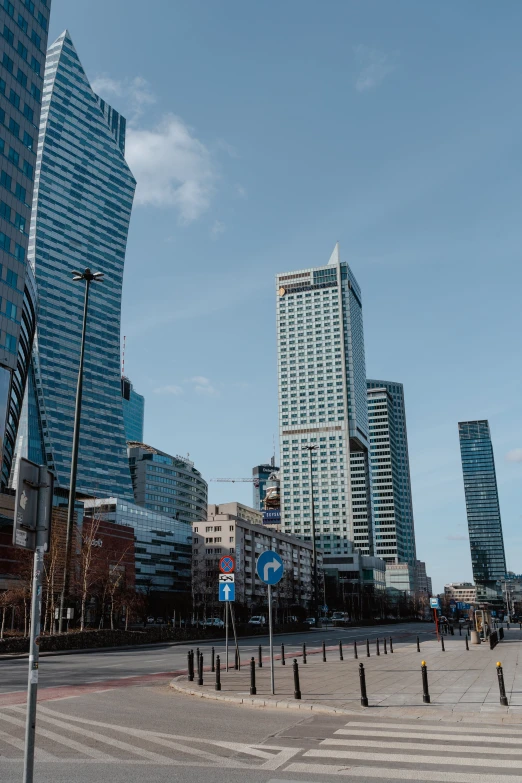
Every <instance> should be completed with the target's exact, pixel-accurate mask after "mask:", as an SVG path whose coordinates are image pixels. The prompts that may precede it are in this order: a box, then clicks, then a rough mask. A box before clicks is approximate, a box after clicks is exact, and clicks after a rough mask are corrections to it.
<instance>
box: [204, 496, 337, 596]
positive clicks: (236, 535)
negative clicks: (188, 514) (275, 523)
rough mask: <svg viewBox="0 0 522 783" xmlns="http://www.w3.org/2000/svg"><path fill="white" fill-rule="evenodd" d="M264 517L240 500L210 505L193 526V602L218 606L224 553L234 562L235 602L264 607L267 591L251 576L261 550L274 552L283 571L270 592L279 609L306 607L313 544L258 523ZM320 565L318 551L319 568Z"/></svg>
mask: <svg viewBox="0 0 522 783" xmlns="http://www.w3.org/2000/svg"><path fill="white" fill-rule="evenodd" d="M262 519H263V515H262V513H261V512H259V511H257V509H253V508H248V506H244V505H243V504H241V503H220V504H219V505H209V506H208V514H207V517H206V519H205V520H203V521H200V522H199V523H196V522H195V523H194V524H193V526H192V530H193V540H192V579H193V591H194V595H195V597H196V602H197V604H199V605H201V604H205V605H212V604H213V605H217V603H218V601H217V598H218V573H219V569H218V562H219V559H220V557H222V556H223V555H225V554H227V555H228V554H233V555H234V557H235V560H236V571H235V590H236V601H238V602H241V603H243V604H247V605H248V606H249V607H253V606H255V605H258V606H262V605H266V601H267V589H266V585H265V584H264V583H263V582H261V580H260V579H259V577H258V576H257V574H256V561H257V558H258V557H259V555H260V554H261V553H262V552H264V551H265V550H266V549H272V550H274V551H276V552H278V553H279V554H280V555H281V557H282V559H283V562H284V565H285V575H284V576H283V579H282V580H281V582H279V584H278V585H277V586H275V587H274V588H273V590H272V595H273V596H274V598H275V600H276V601H277V602H278V607H279V608H283V606H284V605H287V606H291V605H301V606H303V607H305V606H307V605H308V604H309V602H310V600H311V598H312V595H311V591H312V543H311V542H307V541H303V540H301V539H298V538H296V537H294V536H290V535H286V534H285V533H281V532H278V531H276V530H271V529H268V528H267V527H263V525H262ZM321 564H322V560H321V555H320V554H319V555H318V567H320V566H321Z"/></svg>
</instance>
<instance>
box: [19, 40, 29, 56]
mask: <svg viewBox="0 0 522 783" xmlns="http://www.w3.org/2000/svg"><path fill="white" fill-rule="evenodd" d="M18 54H19V55H20V57H22V58H23V59H24V60H27V55H28V54H29V52H28V51H27V46H24V44H23V43H22V42H21V41H18Z"/></svg>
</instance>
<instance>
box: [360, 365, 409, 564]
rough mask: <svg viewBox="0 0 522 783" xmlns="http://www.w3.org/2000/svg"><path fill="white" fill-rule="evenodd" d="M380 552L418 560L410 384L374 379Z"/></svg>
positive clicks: (371, 402) (397, 559)
mask: <svg viewBox="0 0 522 783" xmlns="http://www.w3.org/2000/svg"><path fill="white" fill-rule="evenodd" d="M367 387H368V416H369V421H370V441H371V449H370V452H371V458H370V470H371V475H372V500H373V518H374V536H375V554H376V555H377V557H382V559H383V560H385V561H386V562H387V563H409V564H410V565H411V566H415V563H416V548H415V526H414V522H413V503H412V496H411V479H410V460H409V454H408V433H407V430H406V409H405V406H404V387H403V385H402V383H396V382H394V381H376V380H368V381H367Z"/></svg>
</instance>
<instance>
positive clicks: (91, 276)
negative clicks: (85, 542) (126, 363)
mask: <svg viewBox="0 0 522 783" xmlns="http://www.w3.org/2000/svg"><path fill="white" fill-rule="evenodd" d="M72 276H73V280H74V281H79V280H85V299H84V304H83V324H82V342H81V348H80V367H79V369H78V384H77V387H76V407H75V410H74V430H73V443H72V456H71V479H70V482H69V505H68V507H67V528H66V534H65V561H64V566H63V585H62V592H61V595H60V610H59V614H58V632H59V633H63V621H64V606H65V597H66V595H67V593H68V592H69V572H70V565H71V564H70V559H71V542H72V528H73V518H74V503H75V500H76V474H77V471H78V445H79V440H80V416H81V412H82V390H83V363H84V356H85V332H86V329H87V308H88V305H89V288H90V285H91V283H93V282H97V281H102V280H103V272H91V270H90V269H89V268H88V267H87V269H85V270H84V271H83V272H73V273H72Z"/></svg>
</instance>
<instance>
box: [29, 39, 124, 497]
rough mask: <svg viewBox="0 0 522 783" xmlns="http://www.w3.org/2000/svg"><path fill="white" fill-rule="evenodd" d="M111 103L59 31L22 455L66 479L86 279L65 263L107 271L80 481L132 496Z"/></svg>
mask: <svg viewBox="0 0 522 783" xmlns="http://www.w3.org/2000/svg"><path fill="white" fill-rule="evenodd" d="M109 108H110V107H108V106H107V104H106V103H105V102H104V101H102V100H101V99H100V98H98V96H96V95H95V94H94V93H93V91H92V89H91V87H90V84H89V81H88V80H87V77H86V75H85V73H84V70H83V68H82V65H81V63H80V60H79V59H78V55H77V53H76V51H75V49H74V46H73V43H72V41H71V38H70V36H69V33H68V32H67V31H66V32H64V33H63V34H62V35H61V36H60V37H59V38H58V39H57V40H56V41H55V42H54V43H53V44H52V46H51V47H50V48H49V50H48V53H47V61H46V70H45V81H44V88H43V103H42V118H41V124H40V137H39V144H38V157H37V162H36V183H35V194H34V207H33V216H32V220H31V231H30V239H29V261H30V263H31V266H32V267H33V269H34V273H35V277H36V283H37V288H38V298H39V310H38V324H37V330H36V336H35V346H34V352H33V372H32V373H31V374H30V384H31V386H32V388H30V389H29V390H28V394H27V398H28V405H27V410H28V443H29V444H30V445H31V447H32V453H31V454H30V457H31V458H32V459H34V460H35V461H37V462H42V461H43V462H45V463H46V464H47V466H48V467H49V468H50V469H51V470H53V471H54V473H55V475H56V485H57V486H58V487H65V488H66V487H68V486H69V474H70V466H71V451H72V434H73V421H74V405H75V396H76V380H77V375H78V364H79V355H80V340H81V330H82V314H83V300H84V284H83V283H77V282H73V281H72V275H71V272H72V270H74V269H79V270H83V269H84V268H85V267H87V266H88V267H90V268H91V269H92V270H93V271H97V272H103V273H104V274H105V278H104V280H103V281H102V282H95V283H93V284H92V286H91V293H90V300H89V315H88V321H87V338H86V354H85V372H84V387H83V405H82V416H81V429H80V447H79V461H78V482H77V488H78V491H79V492H82V493H86V494H89V495H93V496H95V497H96V496H97V497H100V496H101V497H107V496H117V497H119V498H122V499H125V498H128V499H129V500H132V499H133V492H132V483H131V478H130V471H129V463H128V459H127V448H126V439H125V430H124V424H123V411H122V397H121V371H120V310H121V291H122V278H123V265H124V261H125V248H126V243H127V231H128V226H129V220H130V214H131V208H132V201H133V197H134V190H135V185H136V183H135V180H134V178H133V176H132V174H131V172H130V170H129V168H128V166H127V164H126V162H125V158H124V155H123V151H124V143H125V120H124V119H123V118H122V117H120V115H119V114H118V113H117V112H115V111H114V110H112V109H110V110H109ZM31 401H32V404H31ZM34 401H36V405H35V404H34ZM29 414H30V415H29ZM39 448H40V449H41V453H39V454H38V453H37V451H38V449H39Z"/></svg>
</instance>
